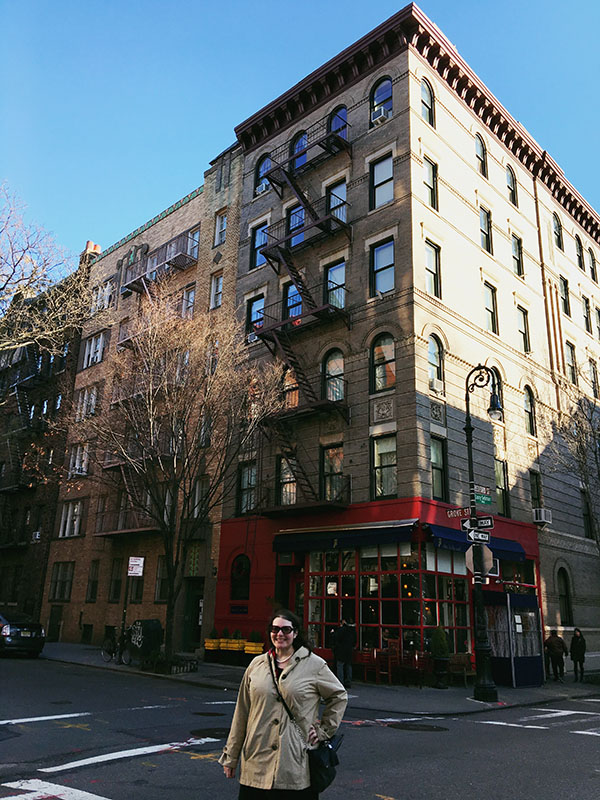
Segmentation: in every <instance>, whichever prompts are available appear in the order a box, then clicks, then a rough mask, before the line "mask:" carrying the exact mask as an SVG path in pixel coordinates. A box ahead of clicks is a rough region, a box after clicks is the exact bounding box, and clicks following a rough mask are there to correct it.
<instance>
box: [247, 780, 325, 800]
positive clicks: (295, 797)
mask: <svg viewBox="0 0 600 800" xmlns="http://www.w3.org/2000/svg"><path fill="white" fill-rule="evenodd" d="M263 798H264V800H267V798H268V800H319V795H318V794H317V792H315V791H314V789H311V788H310V786H309V787H308V789H298V790H294V789H255V788H254V787H253V786H244V785H243V784H240V793H239V795H238V800H263Z"/></svg>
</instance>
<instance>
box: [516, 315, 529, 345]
mask: <svg viewBox="0 0 600 800" xmlns="http://www.w3.org/2000/svg"><path fill="white" fill-rule="evenodd" d="M517 321H518V325H519V339H520V340H521V350H522V351H523V352H524V353H529V352H530V351H531V342H530V341H529V314H528V313H527V311H526V310H525V309H524V308H522V307H521V306H517Z"/></svg>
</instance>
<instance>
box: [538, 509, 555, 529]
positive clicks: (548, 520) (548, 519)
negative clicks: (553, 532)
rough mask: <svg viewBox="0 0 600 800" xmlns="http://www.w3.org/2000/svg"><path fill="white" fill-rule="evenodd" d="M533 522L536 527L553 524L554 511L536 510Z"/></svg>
mask: <svg viewBox="0 0 600 800" xmlns="http://www.w3.org/2000/svg"><path fill="white" fill-rule="evenodd" d="M533 521H534V522H535V524H536V525H548V524H552V511H550V509H549V508H534V509H533Z"/></svg>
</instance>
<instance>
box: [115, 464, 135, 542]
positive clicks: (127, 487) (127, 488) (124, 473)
mask: <svg viewBox="0 0 600 800" xmlns="http://www.w3.org/2000/svg"><path fill="white" fill-rule="evenodd" d="M119 470H120V472H121V478H122V479H123V486H124V487H125V491H126V493H127V497H128V498H129V510H130V511H131V514H132V516H133V519H134V521H135V525H136V527H138V526H139V517H138V508H137V506H136V505H135V504H134V502H133V498H134V497H135V494H134V490H133V484H132V482H131V481H130V479H129V476H128V474H127V472H128V470H127V465H126V464H120V465H119Z"/></svg>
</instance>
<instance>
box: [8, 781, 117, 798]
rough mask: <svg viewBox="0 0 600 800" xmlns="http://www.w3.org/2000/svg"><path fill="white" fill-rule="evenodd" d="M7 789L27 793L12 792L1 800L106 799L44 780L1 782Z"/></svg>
mask: <svg viewBox="0 0 600 800" xmlns="http://www.w3.org/2000/svg"><path fill="white" fill-rule="evenodd" d="M2 786H6V787H7V789H22V790H23V791H27V794H14V795H12V797H5V798H3V800H47V799H48V798H56V799H57V800H108V798H106V797H101V796H100V795H99V794H90V793H89V792H82V791H81V790H80V789H73V788H72V787H71V786H60V785H59V784H57V783H46V781H38V780H29V781H14V783H3V784H2Z"/></svg>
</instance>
